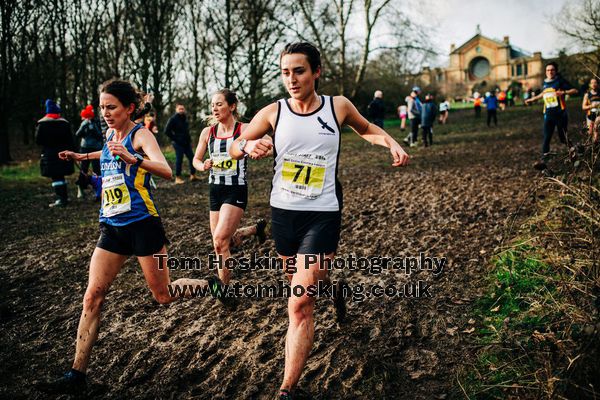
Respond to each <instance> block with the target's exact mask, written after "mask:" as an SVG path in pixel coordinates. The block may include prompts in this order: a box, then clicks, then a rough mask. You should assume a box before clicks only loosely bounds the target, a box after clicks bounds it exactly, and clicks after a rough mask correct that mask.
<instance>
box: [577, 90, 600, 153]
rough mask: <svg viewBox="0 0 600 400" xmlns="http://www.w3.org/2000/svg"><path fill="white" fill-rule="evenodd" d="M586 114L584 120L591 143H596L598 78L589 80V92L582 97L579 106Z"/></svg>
mask: <svg viewBox="0 0 600 400" xmlns="http://www.w3.org/2000/svg"><path fill="white" fill-rule="evenodd" d="M581 108H582V109H583V111H585V112H586V115H585V120H586V123H587V127H588V131H589V134H590V137H591V138H592V141H593V142H594V143H596V142H597V141H598V125H600V92H599V91H598V78H592V79H590V90H589V91H588V92H586V93H585V95H584V96H583V103H582V105H581Z"/></svg>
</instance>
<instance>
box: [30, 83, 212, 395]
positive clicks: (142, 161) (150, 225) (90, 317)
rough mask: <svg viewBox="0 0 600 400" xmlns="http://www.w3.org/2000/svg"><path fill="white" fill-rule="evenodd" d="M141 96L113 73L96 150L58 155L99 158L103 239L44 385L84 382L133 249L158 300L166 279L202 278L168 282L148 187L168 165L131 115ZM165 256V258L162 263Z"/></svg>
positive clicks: (63, 387) (165, 298) (164, 296)
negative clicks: (64, 360)
mask: <svg viewBox="0 0 600 400" xmlns="http://www.w3.org/2000/svg"><path fill="white" fill-rule="evenodd" d="M140 103H141V96H140V94H139V92H138V91H137V90H136V89H135V88H134V87H133V86H132V84H131V83H130V82H127V81H120V80H111V81H108V82H105V83H104V84H103V85H102V86H101V89H100V108H101V109H102V114H103V117H104V119H105V120H106V122H107V124H108V126H109V129H108V131H107V133H106V134H107V143H105V144H104V147H103V149H102V150H101V151H96V152H93V153H86V154H83V153H74V152H72V151H63V152H61V153H59V156H60V158H61V159H63V160H70V159H74V160H76V161H83V160H100V166H101V171H102V207H101V209H100V239H99V240H98V243H97V245H96V249H95V250H94V254H92V259H91V262H90V272H89V281H88V286H87V289H86V292H85V296H84V298H83V310H82V312H81V318H80V320H79V326H78V328H77V344H76V349H75V361H74V362H73V366H72V369H71V370H70V371H69V372H67V373H66V374H65V375H64V376H63V377H61V378H59V379H58V380H55V381H53V382H49V383H43V384H41V385H39V386H38V387H39V389H40V390H42V391H45V392H47V393H76V392H81V391H83V390H85V387H86V370H87V367H88V364H89V361H90V356H91V352H92V347H93V346H94V343H95V342H96V339H97V338H98V331H99V326H100V312H101V308H102V303H103V302H104V299H105V297H106V294H107V292H108V289H109V288H110V285H111V283H112V282H113V280H114V279H115V278H116V276H117V274H118V273H119V271H120V270H121V267H122V266H123V264H124V263H125V261H127V259H128V258H129V257H130V256H131V255H135V256H137V259H138V261H139V263H140V265H141V267H142V270H143V272H144V276H145V278H146V282H147V283H148V286H149V287H150V291H151V292H152V295H153V296H154V298H155V299H156V301H158V302H159V303H161V304H165V303H170V302H172V301H174V300H176V299H177V297H171V295H170V293H169V290H168V286H169V285H174V286H178V285H189V284H192V285H206V284H207V282H206V281H204V280H194V279H179V280H177V281H175V282H173V283H171V282H170V278H169V269H168V268H167V266H166V257H161V258H155V257H154V255H156V254H164V255H166V252H167V249H166V244H168V240H167V238H166V235H165V231H164V229H163V226H162V223H161V220H160V217H159V215H158V211H157V209H156V206H155V204H154V200H153V199H152V194H151V191H150V177H151V174H155V175H158V176H160V177H161V178H165V179H171V175H172V173H171V168H170V167H169V164H168V163H167V161H166V160H165V157H164V155H163V154H162V152H161V151H160V147H159V146H158V143H157V142H156V138H155V137H154V135H153V134H152V133H151V132H150V131H148V130H147V129H145V128H143V127H142V126H141V125H140V124H135V123H134V122H132V121H131V115H132V114H134V113H135V111H136V109H138V108H139V105H140ZM159 260H162V263H159Z"/></svg>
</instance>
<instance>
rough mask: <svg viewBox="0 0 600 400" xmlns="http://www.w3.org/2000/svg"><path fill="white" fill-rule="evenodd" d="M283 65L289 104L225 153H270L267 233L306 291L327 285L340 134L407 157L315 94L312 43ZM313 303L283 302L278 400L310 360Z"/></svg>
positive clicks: (345, 108)
mask: <svg viewBox="0 0 600 400" xmlns="http://www.w3.org/2000/svg"><path fill="white" fill-rule="evenodd" d="M280 66H281V73H282V78H283V83H284V86H285V88H286V89H287V91H288V93H289V95H290V97H291V98H290V99H282V100H279V101H277V102H276V103H273V104H271V105H269V106H267V107H265V108H263V109H262V110H260V111H259V112H258V114H256V116H255V117H254V118H253V119H252V121H251V122H250V124H249V125H248V127H247V129H246V130H245V131H244V132H243V133H242V135H241V137H240V138H238V139H236V141H235V142H234V144H233V145H232V146H231V147H230V150H229V152H230V154H231V156H232V157H233V158H234V159H238V160H239V159H242V158H243V157H244V156H245V155H249V156H250V157H251V158H256V159H258V158H262V157H264V156H265V155H266V154H268V152H269V151H270V150H271V147H273V154H275V156H274V157H275V165H274V171H275V174H274V177H273V187H272V190H271V209H272V212H271V215H272V221H271V224H272V234H273V238H274V240H275V246H276V248H277V251H278V252H279V255H280V257H281V258H282V259H283V261H284V265H286V260H287V259H288V258H290V257H296V268H297V272H296V273H295V274H293V276H291V277H290V278H291V283H292V286H296V285H301V286H304V287H305V288H306V287H307V286H308V285H314V284H317V282H318V281H319V280H325V281H326V280H328V279H329V278H328V272H327V271H326V270H322V269H320V268H319V260H320V259H322V258H323V257H325V258H332V257H333V256H334V253H335V252H336V249H337V243H338V239H339V235H340V226H341V225H340V220H341V217H340V215H341V210H342V188H341V185H340V184H339V182H338V180H337V163H338V156H339V151H340V141H341V138H340V132H341V128H340V127H341V126H342V125H349V126H350V127H351V128H352V129H353V130H354V131H356V132H357V133H358V134H359V135H361V136H362V137H363V138H364V139H366V140H367V141H369V142H370V143H372V144H378V145H381V146H384V147H387V148H389V149H390V152H391V154H392V158H393V160H394V161H393V163H392V165H393V166H401V165H406V164H407V163H408V155H407V154H406V153H405V152H404V150H403V149H402V147H400V145H399V144H398V143H397V142H396V141H395V140H394V139H393V138H392V137H391V136H390V135H388V134H387V133H386V132H385V131H384V130H383V129H381V128H379V127H377V126H376V125H373V124H370V123H369V121H367V120H366V119H365V118H364V117H363V116H362V115H360V113H359V112H358V111H357V110H356V107H355V106H354V105H353V104H352V103H351V102H350V101H349V100H348V99H346V98H345V97H343V96H335V97H330V96H319V95H318V94H317V93H316V91H315V90H316V89H317V86H318V79H319V77H320V75H321V56H320V53H319V51H318V50H317V49H316V48H315V47H314V46H313V45H312V44H310V43H292V44H288V45H287V46H286V47H285V49H284V50H283V52H282V53H281V56H280ZM268 132H273V143H271V142H270V141H268V140H265V139H264V138H263V139H261V138H262V137H263V136H264V135H265V134H266V133H268ZM256 139H258V141H254V142H250V141H251V140H256ZM306 255H315V256H316V258H317V261H316V262H315V263H309V262H308V259H307V258H306ZM311 261H312V260H311ZM338 283H339V282H338ZM340 297H341V296H340ZM335 303H336V311H337V312H338V318H339V319H341V318H343V314H344V312H345V305H344V303H343V299H340V298H339V297H338V298H337V299H335ZM314 304H315V298H314V297H310V296H307V295H304V296H302V297H296V296H291V297H290V298H289V299H288V313H289V320H290V323H289V326H288V331H287V336H286V346H285V355H286V356H285V373H284V377H283V383H282V384H281V391H280V399H290V398H291V391H292V390H293V389H294V387H295V386H296V384H297V383H298V380H299V379H300V375H301V373H302V369H303V368H304V365H305V364H306V360H307V358H308V355H309V354H310V351H311V348H312V344H313V337H314V318H313V313H314Z"/></svg>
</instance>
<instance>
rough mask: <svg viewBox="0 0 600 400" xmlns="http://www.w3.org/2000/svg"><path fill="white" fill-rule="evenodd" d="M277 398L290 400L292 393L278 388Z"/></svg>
mask: <svg viewBox="0 0 600 400" xmlns="http://www.w3.org/2000/svg"><path fill="white" fill-rule="evenodd" d="M279 400H292V394H291V393H290V391H289V390H287V389H279Z"/></svg>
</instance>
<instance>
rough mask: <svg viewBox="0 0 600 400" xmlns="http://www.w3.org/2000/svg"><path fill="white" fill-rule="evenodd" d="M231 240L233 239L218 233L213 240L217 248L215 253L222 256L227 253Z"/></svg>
mask: <svg viewBox="0 0 600 400" xmlns="http://www.w3.org/2000/svg"><path fill="white" fill-rule="evenodd" d="M230 240H231V238H230V237H229V236H226V235H223V234H220V233H216V234H215V237H214V238H213V244H214V246H215V252H216V253H217V254H222V253H224V252H226V251H227V250H229V241H230Z"/></svg>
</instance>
